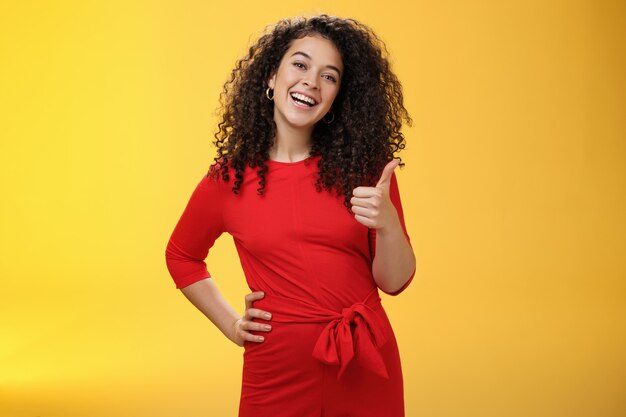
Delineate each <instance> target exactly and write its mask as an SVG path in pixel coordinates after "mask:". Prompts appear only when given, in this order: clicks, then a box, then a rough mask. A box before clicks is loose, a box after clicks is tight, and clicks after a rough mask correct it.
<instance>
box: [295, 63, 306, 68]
mask: <svg viewBox="0 0 626 417" xmlns="http://www.w3.org/2000/svg"><path fill="white" fill-rule="evenodd" d="M293 65H295V66H296V67H298V68H306V66H305V65H304V64H303V63H302V62H294V63H293Z"/></svg>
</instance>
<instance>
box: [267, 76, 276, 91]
mask: <svg viewBox="0 0 626 417" xmlns="http://www.w3.org/2000/svg"><path fill="white" fill-rule="evenodd" d="M267 85H268V86H269V88H271V89H272V90H273V89H274V86H275V85H276V73H275V72H273V73H272V74H271V75H270V78H269V79H268V80H267Z"/></svg>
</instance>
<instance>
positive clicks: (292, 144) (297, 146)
mask: <svg viewBox="0 0 626 417" xmlns="http://www.w3.org/2000/svg"><path fill="white" fill-rule="evenodd" d="M312 133H313V127H310V128H306V129H298V128H294V127H293V126H289V125H287V124H286V123H285V124H282V123H281V124H279V123H278V122H277V123H276V136H275V138H274V144H273V145H272V147H271V148H270V150H269V154H270V159H273V160H275V161H283V162H296V161H300V160H303V159H305V158H307V157H308V156H309V151H310V150H311V144H312V142H313V141H312V139H311V135H312Z"/></svg>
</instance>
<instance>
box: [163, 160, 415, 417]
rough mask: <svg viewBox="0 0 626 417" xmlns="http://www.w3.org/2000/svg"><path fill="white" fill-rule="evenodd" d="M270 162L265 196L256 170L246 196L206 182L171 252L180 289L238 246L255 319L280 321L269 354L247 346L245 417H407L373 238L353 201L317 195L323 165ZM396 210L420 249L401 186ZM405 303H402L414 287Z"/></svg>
mask: <svg viewBox="0 0 626 417" xmlns="http://www.w3.org/2000/svg"><path fill="white" fill-rule="evenodd" d="M319 158H321V156H319V155H316V156H311V157H309V158H307V159H304V160H302V161H298V162H292V163H290V162H279V161H273V160H269V161H267V165H268V171H267V173H266V174H265V177H266V186H265V190H264V195H262V196H261V195H258V194H257V192H256V189H257V187H258V184H257V182H258V177H257V174H256V168H250V167H246V169H245V171H244V175H243V183H242V185H241V188H240V190H239V194H234V193H233V192H232V191H231V188H232V187H233V185H234V181H235V176H234V170H231V171H230V176H229V177H230V178H229V181H228V182H225V181H223V180H221V179H219V180H217V179H213V178H209V177H207V176H205V177H203V178H202V180H201V181H200V182H199V184H198V185H197V187H196V189H195V191H194V192H193V194H192V195H191V198H190V200H189V202H188V204H187V206H186V208H185V210H184V212H183V214H182V216H181V218H180V220H179V221H178V223H177V225H176V227H175V229H174V231H173V233H172V235H171V237H170V239H169V242H168V244H167V249H166V263H167V267H168V270H169V272H170V274H171V276H172V278H173V280H174V282H175V284H176V287H177V288H182V287H185V286H187V285H189V284H192V283H194V282H196V281H198V280H201V279H205V278H210V277H211V275H210V273H209V272H208V270H207V267H206V263H205V258H206V257H207V255H208V252H209V249H210V248H211V247H212V246H213V244H214V242H215V240H216V239H217V238H218V237H219V236H220V235H221V234H222V233H224V232H227V233H229V234H230V235H231V236H232V237H233V241H234V243H235V246H236V249H237V252H238V254H239V258H240V261H241V266H242V268H243V271H244V274H245V276H246V280H247V283H248V286H249V287H250V289H251V290H252V291H264V292H265V297H264V298H263V299H261V300H258V301H256V302H255V303H254V307H256V308H260V309H263V310H266V311H269V312H271V313H272V315H273V316H272V319H271V321H270V324H272V330H271V331H270V332H267V333H266V332H259V333H258V334H263V335H264V336H265V341H264V342H262V343H255V342H245V346H244V367H243V375H242V387H241V400H240V406H239V416H240V417H247V416H255V417H258V416H273V417H281V416H285V417H286V416H299V417H320V416H324V417H333V416H336V417H339V416H357V417H367V416H372V417H373V416H376V417H380V416H389V417H400V416H404V393H403V382H402V370H401V365H400V356H399V354H398V347H397V344H396V339H395V337H394V334H393V330H392V328H391V325H390V323H389V320H388V318H387V315H386V314H385V310H384V309H383V306H382V304H381V300H380V296H379V292H378V291H379V289H378V287H377V285H376V283H375V281H374V278H373V276H372V260H373V256H374V254H375V247H376V246H375V239H376V232H375V229H368V228H367V227H366V226H364V225H362V224H361V223H359V222H357V221H356V220H355V219H354V215H352V214H350V213H349V212H348V210H347V209H346V208H345V206H344V205H343V195H339V196H338V195H336V194H335V193H334V192H333V193H329V192H327V191H325V190H322V191H321V192H317V191H316V189H315V186H314V183H315V176H316V175H317V162H318V160H319ZM390 198H391V201H392V202H393V204H394V206H395V207H396V210H397V211H398V216H399V218H400V223H401V225H402V229H403V231H404V233H405V236H406V237H407V240H408V241H409V244H410V239H409V236H408V233H407V230H406V226H405V224H404V216H403V212H402V204H401V201H400V194H399V190H398V184H397V180H396V177H395V174H393V175H392V177H391V183H390ZM414 274H415V271H414V272H413V274H412V275H411V277H410V278H409V280H408V281H407V283H406V284H405V285H404V286H403V287H402V288H401V289H400V290H398V291H397V292H395V293H393V294H391V295H397V294H399V293H400V292H402V291H403V290H404V289H405V288H406V287H407V286H408V285H409V283H410V282H411V281H412V279H413V276H414Z"/></svg>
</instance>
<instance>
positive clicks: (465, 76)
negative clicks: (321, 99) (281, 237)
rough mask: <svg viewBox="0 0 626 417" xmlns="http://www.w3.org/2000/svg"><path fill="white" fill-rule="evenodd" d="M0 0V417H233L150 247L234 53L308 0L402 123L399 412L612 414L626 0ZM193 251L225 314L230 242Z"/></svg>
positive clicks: (234, 383)
mask: <svg viewBox="0 0 626 417" xmlns="http://www.w3.org/2000/svg"><path fill="white" fill-rule="evenodd" d="M5 3H6V4H3V5H2V6H1V7H0V99H1V101H0V103H1V104H0V106H1V108H0V135H1V148H0V172H1V179H0V181H1V183H0V184H1V186H0V198H1V200H2V203H1V205H0V210H1V212H0V214H1V216H0V222H1V223H0V224H1V231H0V254H1V255H0V256H1V260H0V280H1V281H0V285H1V287H0V416H3V417H4V416H10V417H22V416H23V417H26V416H29V417H32V416H42V417H44V416H45V417H75V416H76V417H79V416H80V417H83V416H90V417H110V416H116V417H117V416H124V417H125V416H129V417H130V416H133V417H135V416H144V415H145V416H150V417H159V416H185V417H193V416H207V415H213V416H234V415H236V410H237V406H238V400H239V389H240V386H239V384H240V379H241V353H242V351H241V350H240V349H239V348H238V347H236V346H235V345H233V344H232V343H230V342H229V341H228V340H227V339H226V338H224V337H223V336H222V334H221V333H219V331H218V330H217V329H215V328H214V327H213V326H212V324H211V323H210V322H209V321H208V320H207V319H206V318H204V316H202V315H201V313H199V312H198V311H197V310H195V308H194V307H193V306H192V305H191V304H190V303H189V302H188V301H187V300H186V299H185V298H184V297H183V295H182V294H181V293H180V292H179V291H178V290H176V289H175V288H174V284H173V281H171V278H170V277H169V275H168V272H167V270H166V267H165V261H164V250H165V245H166V243H167V239H168V237H169V234H170V233H171V231H172V229H173V227H174V225H175V223H176V221H177V220H178V217H179V216H180V214H181V213H182V210H183V208H184V205H185V204H186V202H187V199H188V197H189V195H190V193H191V191H192V190H193V188H194V187H195V185H196V184H197V182H198V181H199V179H200V178H201V176H202V175H203V174H204V172H205V170H206V169H207V167H208V165H209V164H210V163H211V162H212V159H213V156H214V149H213V147H212V145H211V140H212V136H211V135H212V133H213V132H214V128H215V124H216V119H215V116H214V114H213V112H214V110H215V108H216V106H217V99H218V95H219V91H220V89H221V85H222V83H223V81H225V80H226V78H227V76H228V75H229V72H230V69H231V67H232V66H233V64H234V62H235V60H236V58H237V57H239V56H241V55H242V54H243V53H244V52H245V50H246V48H247V46H248V43H249V41H250V39H251V37H254V36H255V35H256V34H258V33H259V32H260V31H261V30H262V29H263V28H264V27H265V25H267V24H270V23H272V22H274V21H276V20H277V19H279V18H281V17H286V16H293V15H299V14H310V13H314V12H322V11H325V12H328V13H331V14H337V15H340V16H349V17H354V18H356V19H359V20H361V21H363V22H364V23H367V24H369V25H370V26H372V27H373V28H374V29H375V30H376V31H377V33H378V34H379V35H380V36H381V37H382V38H383V39H384V40H385V41H386V42H387V44H388V46H389V49H390V51H391V53H392V57H393V64H394V68H395V70H396V72H397V74H398V76H399V78H400V80H401V81H402V82H403V85H404V88H405V94H406V104H407V107H408V109H409V111H410V112H411V114H412V116H413V117H414V119H415V124H414V126H413V128H410V129H407V130H406V136H407V140H408V146H407V148H406V151H405V152H404V153H403V154H402V155H403V159H404V161H405V162H406V163H407V166H406V168H404V169H403V170H400V169H398V170H396V171H397V175H398V181H399V184H400V188H401V192H402V197H403V203H404V207H405V213H406V222H407V227H408V229H409V233H410V235H411V238H412V243H413V246H414V249H415V252H416V256H417V259H418V267H417V273H416V277H415V280H414V282H413V283H412V284H411V286H410V287H409V289H408V290H407V291H406V292H405V293H403V294H402V295H401V296H399V297H397V298H391V297H388V296H385V297H384V299H383V303H384V304H385V306H386V308H387V310H388V312H389V315H390V318H391V320H392V323H393V324H394V328H395V331H396V334H397V338H398V342H399V345H400V350H401V353H402V359H403V366H404V372H405V385H406V388H405V391H406V408H407V416H409V417H411V416H416V417H418V416H419V417H474V416H475V417H490V416H494V417H496V416H497V417H501V416H506V417H518V416H519V417H528V416H533V417H540V416H541V417H543V416H545V417H560V416H563V417H574V416H589V417H609V416H611V417H613V416H615V417H617V416H624V415H626V402H625V401H624V398H625V395H626V256H625V252H626V251H625V249H626V221H625V214H626V121H625V120H626V117H625V116H626V77H625V76H624V74H626V62H625V61H626V50H625V49H626V48H625V44H626V43H625V42H624V40H625V39H626V31H625V29H624V28H626V6H625V3H624V2H623V1H560V2H559V1H540V0H535V1H514V2H506V1H505V2H501V1H496V0H487V1H482V2H469V1H467V2H465V1H457V2H454V1H443V2H441V1H440V2H435V1H405V2H395V3H394V2H380V1H369V2H362V1H357V0H350V1H348V0H346V1H339V2H337V1H317V2H316V3H315V6H303V4H305V3H307V2H287V1H281V2H273V3H271V2H270V3H269V4H268V3H267V2H259V1H250V2H224V3H223V4H222V5H219V6H215V5H212V4H211V3H212V2H208V1H207V2H204V1H186V2H181V1H176V2H174V1H171V2H150V1H144V2H133V1H130V2H129V1H106V2H105V1H102V2H85V1H73V2H70V1H62V2H33V1H31V2H5ZM309 3H311V2H309ZM383 6H385V7H383ZM207 262H208V263H209V266H210V271H211V272H212V273H213V274H214V276H215V277H216V281H217V282H218V284H219V286H220V288H221V290H222V291H223V293H224V294H225V296H226V297H227V299H228V300H229V301H230V302H231V303H232V304H233V305H234V306H236V308H237V309H238V310H239V311H243V296H244V294H245V293H246V292H247V287H246V285H245V281H244V277H243V274H242V272H241V267H240V265H239V261H238V258H237V255H236V252H235V249H234V245H233V243H232V239H231V238H230V236H229V235H224V236H222V238H220V239H219V240H218V242H217V244H216V246H215V247H214V249H213V250H212V252H211V253H210V255H209V258H208V259H207Z"/></svg>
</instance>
